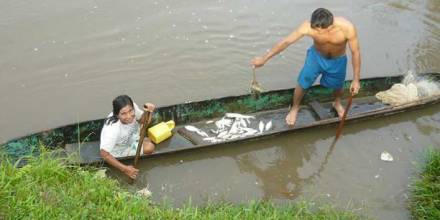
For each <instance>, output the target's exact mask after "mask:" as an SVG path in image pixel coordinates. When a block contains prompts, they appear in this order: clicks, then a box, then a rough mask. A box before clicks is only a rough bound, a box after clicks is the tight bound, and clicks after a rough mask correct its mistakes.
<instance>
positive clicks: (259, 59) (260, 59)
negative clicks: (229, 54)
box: [251, 57, 266, 68]
mask: <svg viewBox="0 0 440 220" xmlns="http://www.w3.org/2000/svg"><path fill="white" fill-rule="evenodd" d="M265 63H266V60H265V59H264V58H263V57H255V58H254V59H252V61H251V64H252V65H253V66H254V67H255V68H258V67H262V66H263V65H264V64H265Z"/></svg>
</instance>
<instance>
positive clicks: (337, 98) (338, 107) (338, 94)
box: [333, 89, 345, 119]
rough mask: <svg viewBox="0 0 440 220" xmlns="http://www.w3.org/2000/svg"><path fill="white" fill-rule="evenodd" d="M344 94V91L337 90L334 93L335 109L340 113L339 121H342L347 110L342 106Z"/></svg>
mask: <svg viewBox="0 0 440 220" xmlns="http://www.w3.org/2000/svg"><path fill="white" fill-rule="evenodd" d="M343 93H344V90H343V89H336V90H335V92H334V93H333V94H334V96H335V103H334V104H333V108H335V110H336V112H337V113H338V117H339V119H342V116H343V115H344V112H345V109H344V107H343V106H342V104H341V97H342V94H343Z"/></svg>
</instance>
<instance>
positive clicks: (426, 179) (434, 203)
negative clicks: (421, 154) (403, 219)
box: [410, 149, 440, 219]
mask: <svg viewBox="0 0 440 220" xmlns="http://www.w3.org/2000/svg"><path fill="white" fill-rule="evenodd" d="M410 209H411V212H412V215H413V217H414V218H415V219H440V150H432V149H431V150H428V152H427V153H426V162H425V164H424V166H423V167H422V169H421V173H420V176H419V177H418V178H417V179H416V180H414V182H413V183H412V185H411V199H410Z"/></svg>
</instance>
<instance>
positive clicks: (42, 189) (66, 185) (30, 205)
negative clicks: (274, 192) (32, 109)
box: [0, 153, 360, 220]
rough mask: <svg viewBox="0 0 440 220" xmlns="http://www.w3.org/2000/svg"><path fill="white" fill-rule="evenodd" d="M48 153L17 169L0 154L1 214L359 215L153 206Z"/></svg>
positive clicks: (288, 208)
mask: <svg viewBox="0 0 440 220" xmlns="http://www.w3.org/2000/svg"><path fill="white" fill-rule="evenodd" d="M48 155H49V154H48V153H43V154H42V155H41V156H39V157H36V158H31V159H30V161H29V164H28V165H26V166H25V167H23V168H21V169H18V168H16V167H15V166H14V165H13V164H12V163H11V162H10V161H9V160H8V158H7V157H6V156H0V161H1V162H0V163H1V164H0V165H1V166H0V187H1V188H0V219H222V220H223V219H252V220H253V219H360V217H358V216H356V215H355V214H354V213H353V212H350V211H338V210H336V209H333V208H331V207H316V206H314V205H311V203H306V202H303V203H296V204H289V205H285V206H282V207H280V206H274V205H273V204H271V203H265V202H251V203H249V204H243V205H232V204H229V203H222V204H208V205H206V206H205V207H202V208H200V207H194V206H187V207H184V208H180V209H177V208H170V207H165V206H161V205H151V204H150V202H149V200H148V199H145V198H143V197H140V196H137V195H134V194H131V193H129V192H127V191H126V190H125V189H122V188H120V186H119V185H118V183H117V182H116V181H114V180H111V179H108V178H102V177H98V176H96V175H95V173H96V172H95V170H94V168H81V167H78V166H69V165H65V163H63V161H62V160H59V159H58V160H55V159H51V158H50V157H49V156H48Z"/></svg>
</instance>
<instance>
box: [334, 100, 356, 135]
mask: <svg viewBox="0 0 440 220" xmlns="http://www.w3.org/2000/svg"><path fill="white" fill-rule="evenodd" d="M352 101H353V94H352V93H350V97H348V103H347V106H346V107H345V111H344V115H342V119H341V121H340V122H339V125H338V129H337V130H336V137H335V140H337V139H338V138H339V136H341V133H342V127H343V126H344V122H345V118H346V117H347V113H348V110H350V107H351V103H352Z"/></svg>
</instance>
